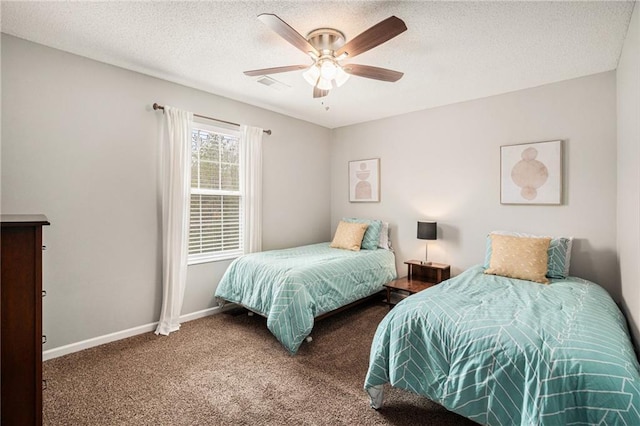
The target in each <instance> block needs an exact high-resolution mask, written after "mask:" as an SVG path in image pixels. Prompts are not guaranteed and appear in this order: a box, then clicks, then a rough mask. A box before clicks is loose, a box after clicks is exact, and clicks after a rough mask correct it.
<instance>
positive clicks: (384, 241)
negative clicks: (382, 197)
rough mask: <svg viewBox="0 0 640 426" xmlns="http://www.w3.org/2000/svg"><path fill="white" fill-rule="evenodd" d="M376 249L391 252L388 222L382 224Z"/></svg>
mask: <svg viewBox="0 0 640 426" xmlns="http://www.w3.org/2000/svg"><path fill="white" fill-rule="evenodd" d="M378 247H379V248H381V249H385V250H391V228H389V222H382V229H380V240H379V241H378Z"/></svg>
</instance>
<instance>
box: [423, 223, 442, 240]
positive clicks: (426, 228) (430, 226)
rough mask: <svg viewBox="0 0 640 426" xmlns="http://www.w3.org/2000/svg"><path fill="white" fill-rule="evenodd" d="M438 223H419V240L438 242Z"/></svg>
mask: <svg viewBox="0 0 640 426" xmlns="http://www.w3.org/2000/svg"><path fill="white" fill-rule="evenodd" d="M437 225H438V223H437V222H418V239H419V240H437V239H438V226H437Z"/></svg>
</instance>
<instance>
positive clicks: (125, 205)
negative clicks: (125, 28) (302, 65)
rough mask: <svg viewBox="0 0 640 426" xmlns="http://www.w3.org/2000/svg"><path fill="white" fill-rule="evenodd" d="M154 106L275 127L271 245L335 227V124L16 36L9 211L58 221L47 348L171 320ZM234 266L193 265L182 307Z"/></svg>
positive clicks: (10, 91)
mask: <svg viewBox="0 0 640 426" xmlns="http://www.w3.org/2000/svg"><path fill="white" fill-rule="evenodd" d="M153 102H158V103H160V104H165V103H166V104H169V105H172V106H175V107H179V108H184V109H188V110H191V111H194V112H196V113H200V114H204V115H209V116H213V117H220V118H223V119H226V120H230V121H235V122H242V123H246V124H251V125H256V126H260V127H263V128H269V129H272V130H273V135H271V136H265V137H264V152H263V155H264V158H263V161H264V176H263V179H264V189H263V190H264V248H265V249H272V248H281V247H288V246H292V245H297V244H303V243H314V242H321V241H327V240H328V239H329V237H330V215H329V207H328V206H329V202H330V194H329V180H328V179H327V177H326V176H327V170H328V169H329V167H330V166H329V148H330V144H329V140H330V131H329V130H328V129H326V128H323V127H319V126H316V125H313V124H310V123H307V122H304V121H300V120H296V119H293V118H290V117H287V116H284V115H281V114H276V113H273V112H270V111H266V110H264V109H260V108H255V107H252V106H249V105H246V104H243V103H239V102H235V101H232V100H229V99H226V98H222V97H219V96H215V95H212V94H208V93H204V92H201V91H198V90H194V89H190V88H187V87H184V86H180V85H177V84H173V83H169V82H166V81H163V80H159V79H156V78H152V77H148V76H145V75H142V74H138V73H135V72H131V71H126V70H124V69H121V68H117V67H113V66H110V65H106V64H103V63H100V62H96V61H93V60H89V59H86V58H82V57H79V56H75V55H71V54H68V53H64V52H61V51H59V50H55V49H50V48H47V47H44V46H42V45H38V44H34V43H30V42H27V41H24V40H21V39H18V38H14V37H11V36H7V35H4V34H3V35H2V107H3V108H2V175H1V184H2V213H44V214H46V215H47V216H48V218H49V220H50V222H51V226H50V227H48V228H46V229H45V231H44V240H45V243H46V244H47V245H48V248H49V249H48V250H47V251H46V252H45V255H44V275H45V279H44V283H45V288H46V290H47V291H48V296H47V297H46V299H45V301H44V306H43V315H44V321H43V326H44V332H45V334H47V336H48V343H47V344H46V345H45V347H44V349H45V350H49V349H53V348H57V347H59V346H62V345H66V344H70V343H76V342H80V341H84V340H86V339H91V338H95V337H99V336H103V335H107V334H109V333H114V332H120V331H122V330H127V329H130V328H134V327H138V326H142V325H145V324H150V323H153V322H155V321H157V320H158V317H159V314H160V303H161V283H160V239H159V238H160V232H159V227H160V221H159V209H158V207H159V198H158V195H157V178H158V167H157V164H158V145H159V142H158V139H159V134H160V128H161V124H162V113H161V112H158V111H153V110H152V109H151V107H150V106H151V105H152V104H153ZM299 188H314V190H313V191H299ZM292 194H296V195H295V196H292ZM228 264H229V262H217V263H208V264H202V265H195V266H190V267H189V272H188V283H187V289H186V294H185V299H184V307H183V309H182V314H183V315H184V314H189V313H193V312H197V311H200V310H204V309H207V308H210V307H212V306H214V300H213V293H214V291H215V287H216V283H217V282H218V281H219V278H220V277H221V276H222V274H223V273H224V271H225V269H226V267H227V266H228Z"/></svg>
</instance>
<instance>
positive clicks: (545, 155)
mask: <svg viewBox="0 0 640 426" xmlns="http://www.w3.org/2000/svg"><path fill="white" fill-rule="evenodd" d="M500 203H501V204H549V205H554V204H555V205H558V204H562V141H559V140H558V141H547V142H535V143H525V144H520V145H505V146H501V147H500Z"/></svg>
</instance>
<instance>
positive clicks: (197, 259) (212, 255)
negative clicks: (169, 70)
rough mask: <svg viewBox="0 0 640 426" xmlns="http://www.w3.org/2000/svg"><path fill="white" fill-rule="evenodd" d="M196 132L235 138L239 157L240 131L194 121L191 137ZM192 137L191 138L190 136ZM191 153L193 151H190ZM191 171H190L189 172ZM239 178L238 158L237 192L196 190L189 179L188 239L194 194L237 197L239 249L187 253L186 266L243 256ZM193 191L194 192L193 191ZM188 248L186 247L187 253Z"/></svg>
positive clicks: (242, 218)
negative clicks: (200, 131)
mask: <svg viewBox="0 0 640 426" xmlns="http://www.w3.org/2000/svg"><path fill="white" fill-rule="evenodd" d="M197 130H203V131H206V132H210V133H217V134H220V135H223V136H227V137H230V138H235V139H237V140H238V156H240V150H241V147H240V131H239V129H236V128H231V127H225V126H218V125H211V124H209V123H202V122H200V121H194V122H193V123H192V126H191V131H192V135H193V132H195V131H197ZM192 137H193V136H192ZM191 152H192V153H193V151H191ZM198 163H200V158H198ZM190 171H191V170H190ZM241 177H242V164H241V161H240V158H238V182H239V187H238V191H231V190H224V189H208V188H196V187H193V186H191V179H190V183H189V216H190V219H189V238H190V237H191V196H192V195H194V194H200V195H221V196H225V195H227V196H229V195H232V196H238V197H239V200H240V202H239V216H238V226H239V239H240V241H239V244H240V247H239V248H238V249H234V250H225V251H222V252H209V253H194V254H191V253H189V254H188V255H187V264H188V265H197V264H202V263H211V262H220V261H225V260H233V259H235V258H237V257H240V256H241V255H243V254H244V226H243V221H244V217H243V216H244V209H243V208H244V198H245V194H244V193H243V192H242V185H241V182H240V181H241ZM194 190H195V191H194ZM187 244H189V243H187ZM188 251H189V248H188V247H187V252H188Z"/></svg>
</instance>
